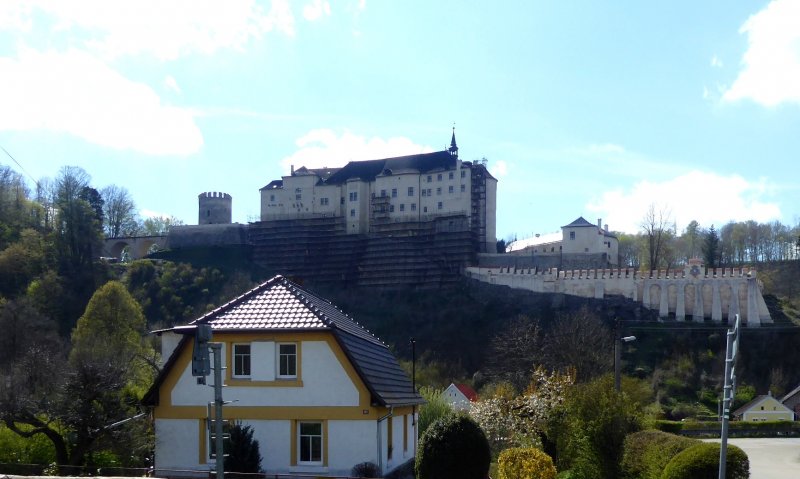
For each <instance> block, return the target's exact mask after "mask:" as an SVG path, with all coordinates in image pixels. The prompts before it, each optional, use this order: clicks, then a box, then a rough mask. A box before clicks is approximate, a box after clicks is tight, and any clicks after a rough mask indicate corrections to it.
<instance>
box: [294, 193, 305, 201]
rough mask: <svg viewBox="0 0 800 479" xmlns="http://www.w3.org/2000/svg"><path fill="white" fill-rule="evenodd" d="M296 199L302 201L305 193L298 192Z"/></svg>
mask: <svg viewBox="0 0 800 479" xmlns="http://www.w3.org/2000/svg"><path fill="white" fill-rule="evenodd" d="M294 199H295V200H296V201H300V200H302V199H303V195H301V194H300V193H298V194H296V195H294Z"/></svg>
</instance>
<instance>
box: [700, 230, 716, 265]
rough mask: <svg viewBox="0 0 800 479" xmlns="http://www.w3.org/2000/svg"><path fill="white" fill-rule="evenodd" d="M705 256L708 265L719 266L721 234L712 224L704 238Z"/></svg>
mask: <svg viewBox="0 0 800 479" xmlns="http://www.w3.org/2000/svg"><path fill="white" fill-rule="evenodd" d="M703 258H704V259H705V261H706V267H708V268H716V267H717V266H719V235H718V234H717V230H715V229H714V225H711V228H709V229H708V232H706V234H705V237H704V238H703Z"/></svg>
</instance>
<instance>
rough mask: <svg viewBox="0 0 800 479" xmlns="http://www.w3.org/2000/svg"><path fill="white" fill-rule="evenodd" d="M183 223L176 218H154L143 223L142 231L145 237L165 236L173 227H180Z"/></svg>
mask: <svg viewBox="0 0 800 479" xmlns="http://www.w3.org/2000/svg"><path fill="white" fill-rule="evenodd" d="M182 224H183V221H181V220H179V219H178V218H176V217H174V216H153V217H151V218H146V219H145V220H144V221H142V224H141V226H140V228H139V229H140V230H141V232H142V234H143V235H145V236H163V235H165V234H167V233H169V229H170V228H171V227H173V226H180V225H182Z"/></svg>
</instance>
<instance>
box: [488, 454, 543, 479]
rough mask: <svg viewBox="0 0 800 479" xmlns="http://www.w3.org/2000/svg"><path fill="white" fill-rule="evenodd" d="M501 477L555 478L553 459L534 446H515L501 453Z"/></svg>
mask: <svg viewBox="0 0 800 479" xmlns="http://www.w3.org/2000/svg"><path fill="white" fill-rule="evenodd" d="M497 472H498V475H499V477H500V479H555V477H556V467H555V466H554V465H553V460H552V459H551V458H550V456H548V455H547V454H545V453H544V452H542V451H540V450H539V449H535V448H532V447H528V448H521V447H513V448H511V449H506V450H505V451H503V452H501V453H500V457H499V458H498V460H497Z"/></svg>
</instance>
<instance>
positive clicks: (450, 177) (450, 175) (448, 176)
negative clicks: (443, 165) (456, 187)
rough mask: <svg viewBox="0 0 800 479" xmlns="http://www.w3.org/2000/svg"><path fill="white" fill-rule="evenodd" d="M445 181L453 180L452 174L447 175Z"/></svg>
mask: <svg viewBox="0 0 800 479" xmlns="http://www.w3.org/2000/svg"><path fill="white" fill-rule="evenodd" d="M447 179H449V180H452V179H453V172H452V171H451V172H450V173H448V174H447Z"/></svg>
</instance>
